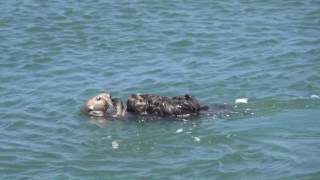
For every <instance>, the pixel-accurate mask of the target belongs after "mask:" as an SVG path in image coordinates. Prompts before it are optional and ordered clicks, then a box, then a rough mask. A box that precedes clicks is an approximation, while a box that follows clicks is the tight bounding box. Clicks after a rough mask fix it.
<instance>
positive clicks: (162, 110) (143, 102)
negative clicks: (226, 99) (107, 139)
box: [83, 93, 239, 120]
mask: <svg viewBox="0 0 320 180" xmlns="http://www.w3.org/2000/svg"><path fill="white" fill-rule="evenodd" d="M208 109H209V108H208V106H201V105H200V104H199V102H198V100H197V99H196V98H194V97H193V96H191V95H188V94H186V95H184V96H176V97H167V96H159V95H152V94H142V95H140V94H132V95H130V96H129V97H128V101H127V109H126V108H125V106H124V104H123V102H122V100H121V99H120V98H111V95H110V94H108V93H101V94H98V95H96V96H94V97H92V98H90V99H89V100H88V101H87V102H86V103H85V105H84V108H83V112H85V113H86V114H88V115H89V116H93V117H103V118H106V119H109V118H111V119H112V118H116V119H130V117H134V116H143V117H144V119H147V120H148V119H151V120H154V119H166V118H167V119H168V118H169V119H170V120H174V119H177V120H178V119H184V118H189V117H199V116H202V117H203V116H205V117H212V116H214V117H215V116H218V117H221V116H222V117H223V116H226V117H228V116H229V115H232V114H238V113H239V112H236V111H234V109H233V108H232V107H231V106H228V105H214V106H213V107H212V109H210V110H208Z"/></svg>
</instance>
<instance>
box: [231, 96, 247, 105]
mask: <svg viewBox="0 0 320 180" xmlns="http://www.w3.org/2000/svg"><path fill="white" fill-rule="evenodd" d="M234 102H235V103H236V104H247V103H248V98H245V97H243V98H237V99H236V100H235V101H234Z"/></svg>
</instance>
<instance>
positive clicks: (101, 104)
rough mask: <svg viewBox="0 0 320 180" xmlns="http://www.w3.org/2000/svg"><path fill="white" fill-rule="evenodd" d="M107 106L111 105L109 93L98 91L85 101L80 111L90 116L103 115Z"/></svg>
mask: <svg viewBox="0 0 320 180" xmlns="http://www.w3.org/2000/svg"><path fill="white" fill-rule="evenodd" d="M109 106H113V104H112V99H111V95H110V94H109V93H100V94H98V95H96V96H93V97H91V98H90V99H89V100H88V101H86V102H85V104H84V105H83V107H82V111H83V112H84V113H86V114H88V115H90V116H105V114H106V112H107V110H108V108H109Z"/></svg>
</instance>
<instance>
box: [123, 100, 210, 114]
mask: <svg viewBox="0 0 320 180" xmlns="http://www.w3.org/2000/svg"><path fill="white" fill-rule="evenodd" d="M200 110H208V106H200V104H199V102H198V100H197V99H196V98H194V97H193V96H191V95H188V94H186V95H184V96H176V97H172V98H170V97H167V96H159V95H152V94H142V95H137V94H132V95H130V96H129V98H128V101H127V112H131V113H133V114H139V115H153V116H160V117H191V116H197V115H199V113H200Z"/></svg>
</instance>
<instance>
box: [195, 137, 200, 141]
mask: <svg viewBox="0 0 320 180" xmlns="http://www.w3.org/2000/svg"><path fill="white" fill-rule="evenodd" d="M193 139H194V141H195V142H200V140H201V139H200V138H199V137H193Z"/></svg>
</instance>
